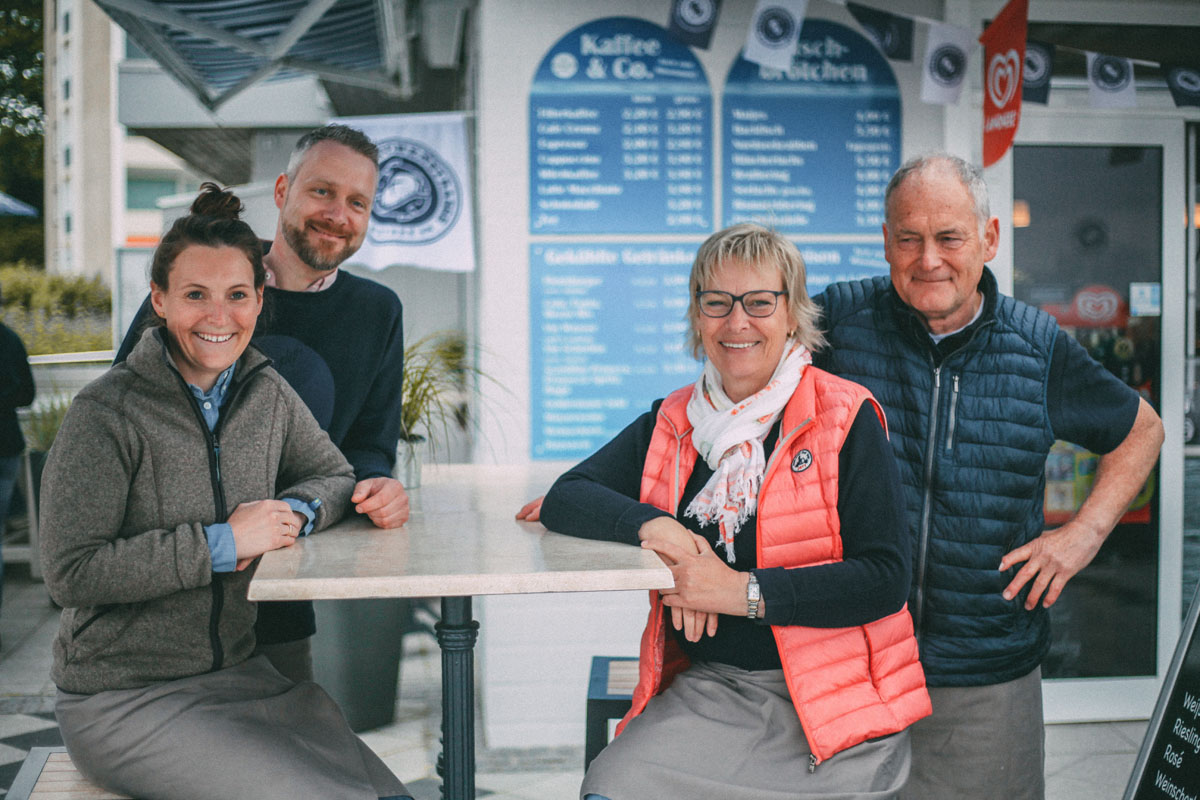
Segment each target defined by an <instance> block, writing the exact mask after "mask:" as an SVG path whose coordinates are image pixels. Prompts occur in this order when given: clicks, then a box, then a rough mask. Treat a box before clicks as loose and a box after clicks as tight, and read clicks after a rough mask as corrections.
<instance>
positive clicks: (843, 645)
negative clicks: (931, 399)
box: [618, 367, 932, 764]
mask: <svg viewBox="0 0 1200 800" xmlns="http://www.w3.org/2000/svg"><path fill="white" fill-rule="evenodd" d="M691 393H692V387H691V386H686V387H684V388H682V389H679V390H677V391H675V392H672V393H671V394H670V395H669V396H668V397H667V399H666V400H664V401H663V403H662V406H661V407H660V408H659V412H658V420H657V422H656V424H655V427H654V434H653V436H652V437H651V440H650V448H649V451H648V452H647V454H646V464H645V467H644V469H643V472H642V488H641V500H642V502H644V503H649V504H651V505H653V506H655V507H657V508H660V509H662V510H664V511H667V512H670V513H672V514H674V513H676V512H677V510H678V505H679V501H680V493H681V492H682V491H683V488H684V487H685V486H686V485H687V481H688V478H689V476H690V475H691V473H692V468H693V467H694V466H695V464H696V458H697V457H698V454H697V452H696V448H695V447H694V446H692V436H691V435H692V429H691V424H690V423H689V422H688V417H687V402H688V399H689V398H690V397H691ZM864 402H870V403H871V404H872V406H873V407H874V408H875V412H876V413H877V414H879V418H880V422H881V423H882V422H884V420H883V412H882V410H881V409H880V407H879V405H878V404H877V403H876V402H875V401H874V399H873V398H872V397H871V395H870V393H869V392H867V390H866V389H864V388H862V387H861V386H859V385H858V384H855V383H851V382H849V381H845V380H842V379H841V378H837V377H835V376H833V375H831V374H829V373H827V372H824V371H822V370H819V369H817V368H815V367H808V368H807V369H805V371H804V375H803V377H802V379H801V381H800V384H799V386H798V387H797V388H796V391H795V392H794V393H793V394H792V398H791V399H790V400H789V401H788V404H787V406H786V407H785V408H784V411H783V423H782V426H781V428H780V434H779V443H778V444H777V445H776V447H775V450H774V452H773V453H772V454H771V458H770V461H769V462H768V463H767V469H766V474H765V475H764V477H763V483H762V488H761V490H760V492H759V499H758V553H757V555H758V564H759V566H760V567H776V566H783V567H802V566H812V565H816V564H824V563H828V562H831V561H840V560H841V558H842V539H841V535H840V524H839V520H838V514H837V492H838V452H839V450H840V448H841V445H842V442H843V441H845V438H846V434H847V433H848V432H849V430H850V426H851V425H852V424H853V422H854V419H855V417H856V416H857V414H858V410H859V408H860V407H861V406H862V404H863V403H864ZM885 425H886V423H885ZM806 464H807V466H805V465H806ZM663 610H664V606H663V603H662V600H661V598H660V596H659V594H658V592H654V591H652V592H650V618H649V621H648V622H647V624H646V630H645V631H644V632H643V634H642V644H641V656H640V660H639V664H638V685H637V688H636V689H635V690H634V693H633V707H632V708H631V709H630V711H629V713H628V714H627V715H626V717H625V719H624V720H622V721H621V726H620V727H619V728H618V733H619V732H620V731H621V730H623V729H624V726H625V725H626V724H628V722H629V721H630V720H631V719H633V718H634V717H635V716H637V715H638V714H640V713H641V712H642V710H643V709H644V708H645V707H646V704H647V703H648V702H649V701H650V698H651V697H653V696H654V695H656V694H658V693H659V692H660V691H662V690H663V689H665V688H666V687H667V686H669V685H670V683H671V680H672V679H673V678H674V677H675V675H677V674H679V673H680V672H682V671H683V670H684V669H686V668H687V667H688V660H687V657H686V656H685V655H684V654H683V651H682V649H681V648H680V647H679V645H678V644H677V643H676V641H675V639H674V637H672V636H668V635H667V630H666V627H665V624H666V623H665V619H666V617H665V614H664V611H663ZM772 632H773V633H774V634H775V641H776V644H777V645H778V647H779V655H780V660H781V661H782V663H783V670H784V677H785V678H786V680H787V685H788V690H789V692H790V693H791V696H792V702H793V703H794V704H795V707H796V714H797V715H798V716H799V718H800V723H801V725H802V726H803V728H804V733H805V736H806V737H807V739H808V744H809V747H810V749H811V750H812V754H813V763H814V764H817V763H820V762H821V761H824V760H825V759H827V758H830V757H831V756H833V755H834V754H836V753H838V752H840V751H842V750H845V749H846V748H847V747H851V746H853V745H856V744H858V743H860V742H863V741H866V740H867V739H872V738H875V737H879V736H886V735H888V734H891V733H896V732H898V731H901V730H904V729H905V728H907V727H908V726H909V725H911V724H912V723H913V722H915V721H917V720H918V719H921V718H922V717H925V716H928V715H929V714H930V713H931V711H932V709H931V707H930V703H929V694H928V693H927V692H926V690H925V674H924V673H923V672H922V670H921V665H920V663H919V661H918V658H917V641H916V639H915V638H914V636H913V626H912V617H910V616H909V614H908V609H907V606H906V607H905V608H902V609H901V610H900V611H898V612H896V613H895V614H891V615H889V616H887V617H884V618H883V619H879V620H875V621H874V622H870V623H867V624H866V625H859V626H855V627H850V628H809V627H802V626H798V625H786V626H772Z"/></svg>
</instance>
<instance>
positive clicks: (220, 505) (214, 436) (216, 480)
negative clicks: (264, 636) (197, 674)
mask: <svg viewBox="0 0 1200 800" xmlns="http://www.w3.org/2000/svg"><path fill="white" fill-rule="evenodd" d="M268 363H269V362H263V363H261V364H258V365H257V366H255V367H253V368H252V369H251V370H250V371H249V372H247V373H246V374H245V375H244V376H242V379H241V380H239V381H237V382H236V383H235V384H234V385H233V387H232V394H230V395H229V398H228V399H227V400H226V401H225V410H226V411H228V410H229V409H230V408H232V407H233V403H234V401H235V400H237V398H238V395H240V394H241V393H242V389H243V387H245V386H246V384H247V383H248V382H249V380H250V378H252V377H253V376H254V375H255V374H257V373H258V372H259V371H260V370H262V369H263V368H264V367H266V366H267V364H268ZM175 374H176V375H177V376H178V378H179V382H180V383H181V384H182V385H183V391H184V395H185V396H186V397H187V398H188V401H189V404H190V405H191V407H192V412H193V413H194V414H195V415H196V421H197V422H199V423H200V431H201V433H203V434H204V441H205V443H206V444H207V445H208V476H209V481H210V482H211V483H212V490H213V503H214V505H215V506H216V512H217V521H218V522H225V521H226V520H228V519H229V508H228V506H227V505H226V503H225V488H224V486H222V484H221V428H222V427H223V426H224V424H225V418H226V414H225V413H222V414H220V415H219V416H218V417H217V424H216V427H215V428H214V429H213V430H211V431H210V430H209V429H208V423H207V422H205V421H204V412H202V411H201V410H200V403H199V402H198V401H197V400H196V396H195V395H194V394H192V390H191V389H189V388H188V385H187V381H185V380H184V379H183V376H182V375H179V373H178V371H176V373H175ZM224 580H225V576H224V573H220V572H214V573H213V576H212V582H211V583H210V584H209V586H210V587H211V590H212V610H211V611H210V612H209V615H208V641H209V645H210V646H211V647H212V652H213V660H212V667H211V669H210V670H209V671H210V672H216V671H217V670H219V669H220V668H221V663H222V662H223V661H224V660H225V647H224V645H222V644H221V612H222V611H224V609H225V589H224Z"/></svg>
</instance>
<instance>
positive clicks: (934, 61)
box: [929, 44, 967, 86]
mask: <svg viewBox="0 0 1200 800" xmlns="http://www.w3.org/2000/svg"><path fill="white" fill-rule="evenodd" d="M966 68H967V54H966V53H964V52H963V49H962V48H961V47H959V46H958V45H956V44H944V45H942V46H941V47H939V48H938V49H936V50H934V51H933V54H932V55H930V56H929V74H930V75H931V76H932V77H933V79H934V80H935V81H937V82H938V83H940V84H942V85H943V86H956V85H958V83H959V81H961V80H962V78H963V73H964V72H965V71H966Z"/></svg>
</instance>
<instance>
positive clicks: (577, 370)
mask: <svg viewBox="0 0 1200 800" xmlns="http://www.w3.org/2000/svg"><path fill="white" fill-rule="evenodd" d="M695 256H696V248H695V246H693V245H674V244H639V243H632V242H630V243H624V244H614V243H611V242H605V243H601V244H534V245H531V246H530V248H529V273H530V276H531V280H530V297H529V310H530V324H531V326H532V330H531V331H530V340H531V342H532V343H533V347H532V353H531V356H532V358H531V379H532V383H533V386H532V391H531V392H530V397H531V398H532V408H531V409H530V411H531V414H532V417H531V418H532V420H533V437H532V438H533V456H534V458H545V459H575V458H583V457H584V456H587V455H589V454H591V453H592V452H594V451H595V450H596V449H597V448H599V447H600V445H602V444H604V443H605V442H607V441H608V440H609V439H611V438H612V437H613V436H615V435H616V434H617V433H619V432H620V430H621V429H622V428H624V427H625V426H626V425H628V424H629V423H630V422H631V421H633V419H634V418H635V417H636V416H637V415H638V414H641V413H642V412H643V411H648V410H649V409H650V403H651V402H653V401H654V400H656V399H658V398H660V397H664V396H665V395H666V394H667V393H669V392H671V391H673V390H675V389H678V388H679V387H680V386H683V385H685V384H688V383H691V382H693V381H694V380H696V378H697V377H699V375H700V364H699V362H697V361H696V360H695V359H693V358H692V356H691V353H690V351H689V350H688V348H687V335H688V330H689V329H688V324H687V319H686V314H687V306H688V273H689V272H690V271H691V267H692V260H693V259H694V258H695Z"/></svg>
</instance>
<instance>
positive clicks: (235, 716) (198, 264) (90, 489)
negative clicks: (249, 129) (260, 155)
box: [41, 183, 408, 800]
mask: <svg viewBox="0 0 1200 800" xmlns="http://www.w3.org/2000/svg"><path fill="white" fill-rule="evenodd" d="M241 210H242V205H241V202H240V201H239V200H238V198H237V197H236V196H235V195H234V194H233V193H232V192H229V191H223V190H221V189H220V187H218V186H216V185H215V184H211V183H207V184H204V186H203V187H202V188H201V192H200V196H199V197H198V198H197V199H196V201H195V202H194V203H193V205H192V208H191V213H190V214H189V215H187V216H185V217H183V218H181V219H179V220H176V222H175V223H174V224H173V225H172V226H171V229H170V230H169V231H168V232H167V234H166V235H165V236H164V237H163V239H162V242H161V244H160V245H159V247H158V249H157V250H156V251H155V254H154V259H153V261H152V264H151V275H150V280H151V298H152V303H153V307H154V311H155V313H156V315H157V317H158V322H159V323H160V324H159V325H158V326H155V327H152V328H150V329H148V330H147V331H146V332H145V333H144V334H143V335H142V338H141V339H140V341H139V343H138V345H137V346H136V348H135V349H134V350H133V352H132V353H131V354H130V356H129V358H128V360H127V361H125V362H124V363H122V364H119V365H117V366H115V367H114V368H113V369H112V370H111V371H109V372H108V373H107V374H106V375H104V376H103V377H101V378H99V379H98V380H96V381H94V382H93V383H91V384H89V385H88V386H87V387H86V388H84V389H83V391H81V392H80V393H79V395H78V396H77V397H76V398H75V401H74V403H73V404H72V406H71V409H70V411H69V412H68V414H67V417H66V419H65V420H64V422H63V426H62V429H61V431H60V432H59V435H58V438H57V439H56V441H55V444H54V447H53V448H52V449H51V452H50V456H49V458H48V460H47V464H46V469H45V473H44V475H43V478H42V506H43V510H42V514H43V519H42V540H41V547H42V562H43V565H44V568H45V574H46V585H47V587H48V588H49V590H50V594H51V596H52V597H53V598H54V600H55V601H56V602H57V603H58V604H60V605H61V606H62V607H63V613H62V622H61V625H60V628H59V633H58V637H57V638H56V639H55V642H54V666H53V669H52V673H51V675H52V677H53V679H54V682H55V684H56V685H57V687H58V695H57V701H56V706H55V713H56V715H57V717H58V722H59V726H60V728H61V730H62V736H63V741H64V742H65V743H66V745H67V750H68V752H69V753H70V755H71V757H72V760H73V761H74V762H75V764H76V766H77V767H78V768H79V770H80V771H81V772H82V773H83V774H84V775H86V776H88V777H89V778H91V779H92V780H94V781H95V782H97V783H99V784H100V785H101V786H103V787H105V788H107V789H110V790H112V791H115V792H120V793H124V794H127V795H130V796H132V797H137V798H142V799H143V800H152V799H153V798H163V799H164V800H168V799H169V800H189V799H190V798H195V800H211V798H216V797H219V798H255V799H256V800H263V798H268V799H276V798H277V799H278V800H293V799H294V798H300V797H322V798H324V797H337V798H362V799H363V800H375V799H376V798H400V797H407V796H408V792H407V791H406V790H405V788H404V785H403V784H402V783H401V782H400V781H399V780H398V779H397V778H396V777H395V776H394V775H393V774H392V773H391V772H390V771H389V770H388V769H387V767H386V766H384V764H383V762H382V761H380V760H379V759H378V757H376V756H375V754H374V753H373V752H371V750H370V749H368V748H367V746H366V745H365V744H364V743H363V742H362V741H361V740H359V739H358V738H357V737H356V736H355V735H354V734H353V733H352V732H351V731H350V728H349V726H348V725H347V724H346V722H345V719H344V718H343V716H342V714H341V711H340V710H339V709H338V708H337V706H336V704H335V703H334V702H333V700H332V699H330V698H329V696H328V695H326V694H325V692H324V691H322V690H321V689H320V687H318V686H317V685H316V684H313V683H308V682H304V683H294V682H292V681H290V680H288V679H287V678H285V677H283V676H282V675H280V674H279V673H278V672H276V671H275V670H274V669H273V668H272V667H271V666H270V664H269V662H268V661H267V660H266V658H265V657H262V656H258V657H252V653H253V651H254V644H255V642H254V617H255V607H254V604H253V603H251V602H250V601H248V600H247V599H246V589H247V586H248V585H249V583H250V577H251V575H252V574H253V572H254V568H255V564H256V562H257V559H258V557H259V556H261V555H262V554H263V553H265V552H267V551H269V550H275V549H278V548H281V547H289V546H291V545H292V544H293V543H294V542H295V540H296V537H297V536H304V535H307V534H308V533H311V532H314V531H317V530H320V529H322V528H325V527H327V526H328V525H330V524H331V523H333V522H335V521H337V520H338V518H339V517H341V515H342V513H343V511H344V510H345V509H346V507H347V504H348V501H349V499H350V494H351V491H352V490H353V487H354V473H353V471H352V470H351V468H350V465H349V464H348V463H347V462H346V460H345V458H343V457H342V455H341V453H340V452H339V451H338V449H337V448H336V447H334V445H333V444H332V443H331V442H330V441H329V437H328V436H326V435H325V433H324V432H322V431H321V429H320V428H319V426H318V425H317V423H316V421H315V420H314V419H313V417H312V415H311V414H310V413H309V411H308V409H307V408H306V407H305V405H304V403H303V402H301V400H300V399H299V397H297V395H296V393H295V392H294V391H292V389H291V388H290V387H289V386H288V384H287V383H286V382H285V381H284V380H283V379H282V378H281V377H280V376H279V375H278V374H277V373H276V372H275V370H274V369H272V368H271V366H270V362H269V360H268V359H267V358H265V357H264V356H263V355H262V354H261V353H259V352H258V351H256V350H255V349H254V348H252V347H249V344H250V337H251V335H252V334H253V332H254V326H255V322H256V320H257V318H258V314H259V312H260V310H261V309H262V295H263V285H264V283H265V279H266V274H265V272H264V269H263V264H262V250H261V246H260V244H259V240H258V238H257V237H256V236H255V234H254V232H253V231H252V230H251V229H250V227H249V226H248V225H247V224H246V223H244V222H242V221H241V220H240V219H239V215H240V213H241Z"/></svg>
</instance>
